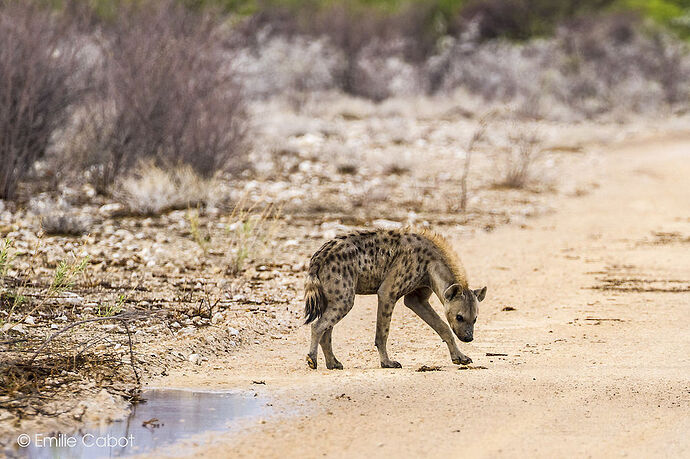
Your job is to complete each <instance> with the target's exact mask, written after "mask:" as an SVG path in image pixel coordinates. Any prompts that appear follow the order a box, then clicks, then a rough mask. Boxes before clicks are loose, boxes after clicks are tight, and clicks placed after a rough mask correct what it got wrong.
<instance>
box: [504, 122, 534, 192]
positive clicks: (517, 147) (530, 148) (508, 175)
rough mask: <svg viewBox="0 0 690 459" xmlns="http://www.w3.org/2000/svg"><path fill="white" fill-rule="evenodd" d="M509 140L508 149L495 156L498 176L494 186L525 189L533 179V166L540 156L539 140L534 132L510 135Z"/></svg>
mask: <svg viewBox="0 0 690 459" xmlns="http://www.w3.org/2000/svg"><path fill="white" fill-rule="evenodd" d="M509 140H510V145H509V147H508V148H507V149H505V150H502V151H499V153H498V154H497V156H496V169H497V170H498V172H499V175H498V179H497V181H496V182H495V185H496V186H497V187H501V188H525V187H526V186H527V185H529V184H530V182H531V181H532V180H533V178H534V168H535V164H536V161H537V160H538V159H539V156H540V155H541V150H540V148H539V145H540V144H541V139H540V138H539V136H538V135H537V133H536V132H519V133H516V134H513V135H511V136H510V139H509Z"/></svg>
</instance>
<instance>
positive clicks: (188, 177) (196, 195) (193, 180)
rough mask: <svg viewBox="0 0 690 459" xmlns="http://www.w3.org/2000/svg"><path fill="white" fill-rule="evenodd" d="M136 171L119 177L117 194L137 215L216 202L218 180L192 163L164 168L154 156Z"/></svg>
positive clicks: (115, 194)
mask: <svg viewBox="0 0 690 459" xmlns="http://www.w3.org/2000/svg"><path fill="white" fill-rule="evenodd" d="M134 171H135V172H132V173H130V174H128V175H126V176H124V177H121V178H119V179H118V180H117V181H116V184H115V186H114V191H113V194H114V196H115V197H116V198H117V199H118V200H119V201H120V202H121V203H122V204H123V205H125V207H126V208H127V209H128V210H129V211H130V212H132V213H133V214H136V215H158V214H160V213H161V212H165V211H168V210H173V209H185V208H187V207H195V206H198V205H202V204H207V203H208V202H210V201H211V202H212V201H213V199H214V198H215V188H216V180H215V179H214V178H204V177H201V176H200V175H199V174H198V173H196V171H195V170H194V169H193V168H192V167H191V166H189V165H180V166H177V167H170V168H161V167H158V166H157V165H156V164H155V163H154V162H153V161H152V160H147V161H141V162H140V163H138V165H137V167H136V168H134Z"/></svg>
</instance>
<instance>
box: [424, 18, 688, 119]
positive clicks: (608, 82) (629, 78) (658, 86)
mask: <svg viewBox="0 0 690 459" xmlns="http://www.w3.org/2000/svg"><path fill="white" fill-rule="evenodd" d="M428 72H429V79H430V86H431V88H432V89H434V90H436V89H438V90H441V91H451V90H453V89H455V88H457V87H463V88H466V89H467V90H469V91H470V92H472V93H476V94H480V95H481V96H482V97H483V98H484V99H486V100H488V101H496V102H500V103H506V102H510V103H512V104H514V105H515V106H516V107H517V109H518V112H519V113H520V114H522V115H523V116H527V117H530V118H539V117H550V118H562V119H563V118H564V119H582V118H593V117H596V116H599V115H602V114H606V113H611V112H618V113H645V112H646V113H653V112H656V111H659V110H661V109H663V108H664V107H667V106H671V107H673V106H678V105H682V104H685V105H687V103H688V101H689V100H688V99H689V97H690V93H689V90H688V88H690V56H689V55H688V50H687V46H686V45H685V44H683V43H681V42H679V41H677V40H674V39H672V38H671V37H669V36H668V35H665V34H663V33H661V32H659V31H656V30H646V29H645V28H644V27H643V26H642V24H641V23H640V22H639V21H638V20H637V19H636V18H635V17H633V16H629V15H623V16H620V15H617V16H607V17H596V18H594V17H588V18H583V19H580V20H578V21H575V22H572V23H570V24H569V25H567V26H563V27H561V28H559V30H558V32H557V34H556V36H555V37H553V38H550V39H537V40H531V41H529V42H525V43H511V42H508V41H504V40H490V41H486V42H481V40H480V36H479V30H478V28H477V27H475V28H474V29H473V28H472V27H470V26H469V25H468V26H467V28H466V29H465V33H464V34H463V35H462V36H461V37H460V38H458V39H457V40H454V41H453V42H451V43H448V44H447V45H446V46H445V47H443V48H442V51H441V52H440V53H439V54H438V55H436V56H434V57H433V58H431V59H430V60H429V64H428Z"/></svg>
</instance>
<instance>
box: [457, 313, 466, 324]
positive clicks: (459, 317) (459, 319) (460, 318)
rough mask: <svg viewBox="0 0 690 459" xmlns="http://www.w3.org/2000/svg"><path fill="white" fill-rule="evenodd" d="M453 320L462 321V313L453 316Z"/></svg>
mask: <svg viewBox="0 0 690 459" xmlns="http://www.w3.org/2000/svg"><path fill="white" fill-rule="evenodd" d="M455 320H457V321H458V322H462V321H463V320H465V319H464V318H463V317H462V314H458V315H457V316H455Z"/></svg>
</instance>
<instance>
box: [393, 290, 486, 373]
mask: <svg viewBox="0 0 690 459" xmlns="http://www.w3.org/2000/svg"><path fill="white" fill-rule="evenodd" d="M430 295H431V292H430V291H426V289H424V290H422V291H416V292H413V293H410V294H408V295H405V306H407V307H408V308H410V309H411V310H412V311H413V312H414V313H415V314H417V315H418V316H419V317H420V318H421V319H422V320H423V321H424V322H426V323H427V324H428V325H429V326H430V327H431V328H433V329H434V331H435V332H436V333H438V336H440V337H441V339H442V340H443V342H444V343H446V345H447V346H448V350H449V351H450V358H451V360H452V361H453V363H455V364H457V365H468V364H470V363H472V359H471V358H469V357H467V356H466V355H465V354H463V353H462V352H460V349H458V345H457V344H456V343H455V338H454V337H453V332H452V331H451V330H450V327H449V326H448V324H446V323H445V322H444V321H443V319H441V318H440V317H439V315H438V314H436V311H434V308H432V307H431V305H430V304H429V296H430Z"/></svg>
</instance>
